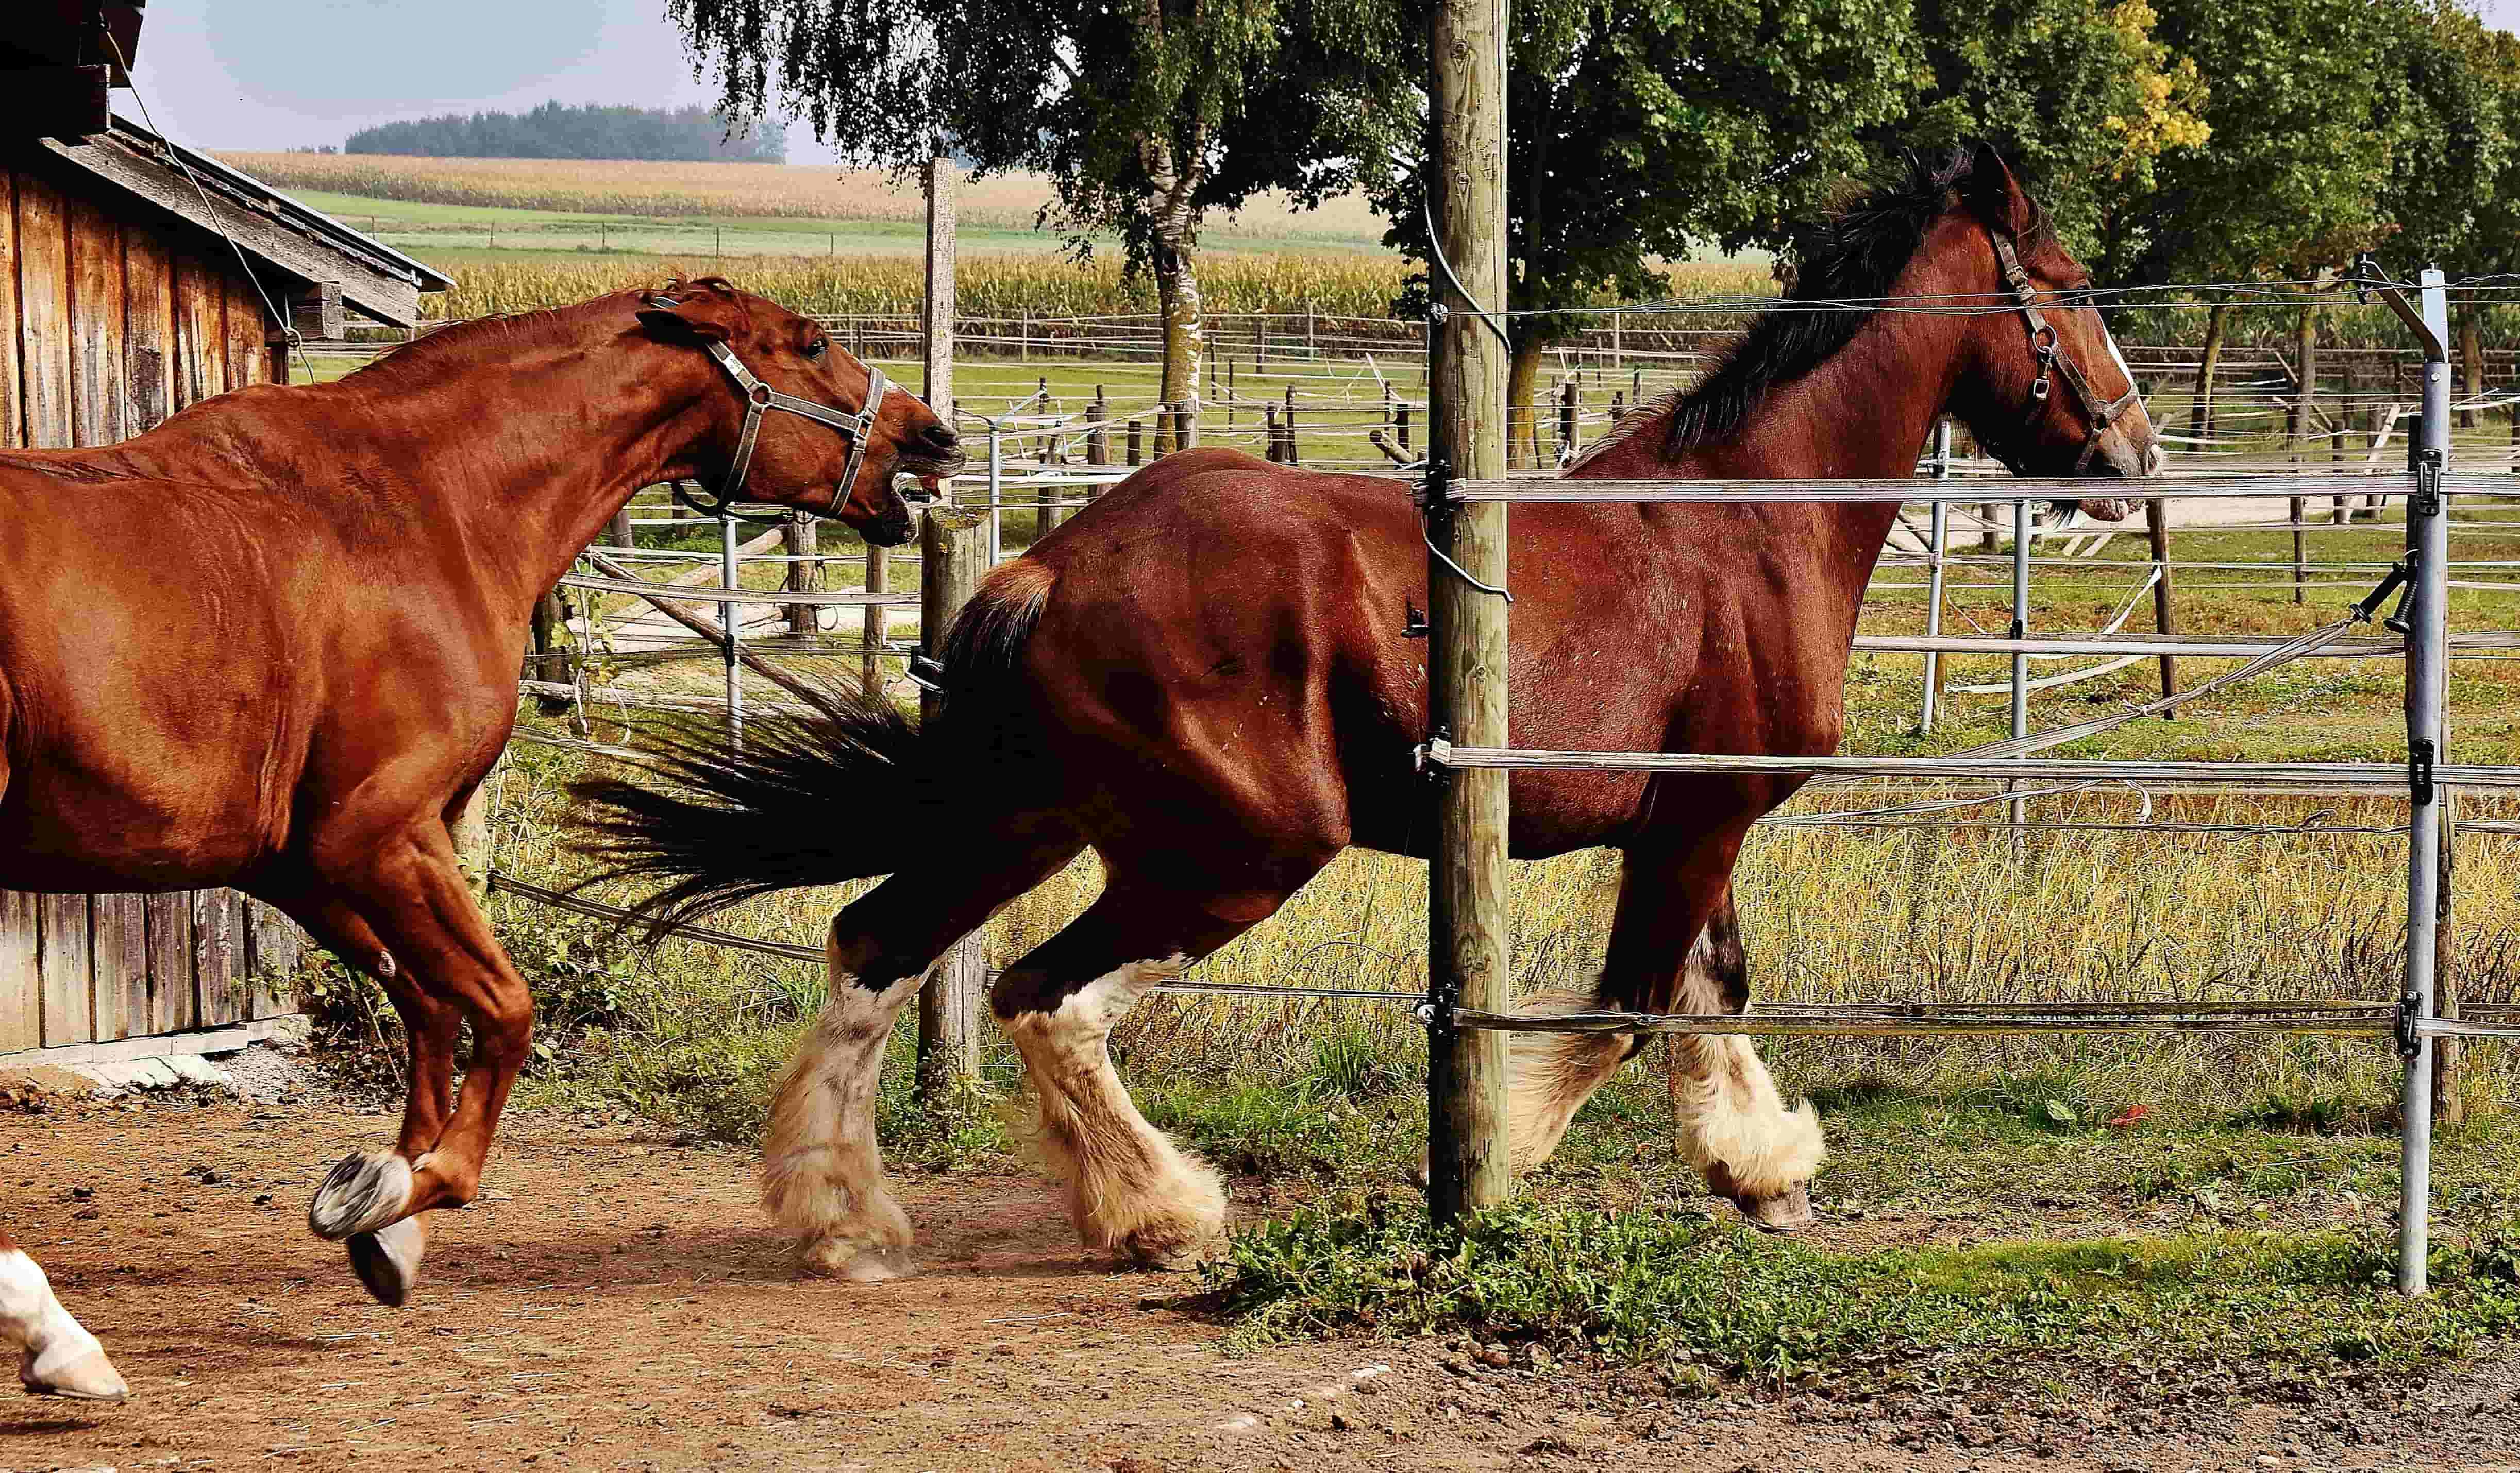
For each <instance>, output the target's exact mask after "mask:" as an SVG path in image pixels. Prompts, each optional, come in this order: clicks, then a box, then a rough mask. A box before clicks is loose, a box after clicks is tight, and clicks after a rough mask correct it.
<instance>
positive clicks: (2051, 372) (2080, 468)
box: [1987, 230, 2143, 475]
mask: <svg viewBox="0 0 2520 1473" xmlns="http://www.w3.org/2000/svg"><path fill="white" fill-rule="evenodd" d="M1987 234H1988V236H1989V237H1990V238H1991V239H1992V240H1993V241H1994V242H1995V259H1996V263H1997V264H1998V265H2000V266H2002V267H2003V280H2004V281H2005V283H2006V284H2008V285H2009V286H2010V287H2011V288H2012V295H2013V299H2014V300H2015V301H2016V302H2018V303H2019V304H2020V310H2021V316H2022V319H2023V321H2025V322H2027V323H2028V324H2029V325H2030V354H2031V356H2032V357H2033V358H2035V359H2037V360H2038V363H2039V377H2038V378H2036V379H2032V380H2031V381H2030V401H2031V409H2030V413H2029V414H2028V415H2027V416H2025V417H2024V419H2023V422H2022V423H2023V427H2024V428H2028V427H2029V426H2030V425H2032V424H2036V423H2037V422H2038V419H2039V415H2040V412H2041V411H2042V410H2045V409H2046V408H2047V407H2048V387H2049V380H2050V379H2052V378H2053V377H2054V376H2055V375H2057V374H2062V375H2064V376H2065V386H2066V387H2068V388H2070V389H2072V390H2073V391H2074V397H2075V399H2076V400H2077V401H2079V402H2080V403H2081V405H2082V409H2083V418H2084V420H2086V421H2087V422H2089V424H2090V425H2091V432H2090V433H2089V434H2087V435H2086V436H2084V438H2083V453H2082V455H2081V456H2080V457H2079V458H2077V459H2076V460H2075V462H2074V473H2075V474H2076V475H2081V474H2082V473H2083V472H2084V471H2085V470H2087V469H2090V468H2091V464H2092V457H2093V455H2095V454H2097V453H2098V452H2099V448H2100V436H2101V435H2104V434H2106V433H2108V429H2109V426H2110V425H2112V424H2116V423H2117V420H2118V416H2120V415H2122V414H2125V413H2126V412H2127V411H2128V410H2130V409H2133V408H2134V407H2135V406H2136V404H2137V402H2138V401H2139V400H2140V399H2141V398H2142V397H2143V391H2142V390H2141V389H2139V388H2138V387H2137V386H2136V385H2135V383H2134V382H2133V381H2132V380H2130V381H2129V382H2128V384H2127V391H2126V392H2125V393H2123V394H2121V395H2119V396H2118V397H2117V398H2115V399H2108V400H2103V399H2102V398H2101V397H2100V396H2099V395H2098V394H2095V393H2093V391H2092V382H2091V380H2090V379H2086V378H2084V377H2083V371H2082V369H2081V368H2079V367H2077V366H2076V365H2075V363H2074V360H2073V359H2072V358H2071V357H2070V356H2068V355H2067V354H2066V353H2065V351H2064V347H2063V342H2062V339H2060V338H2059V337H2058V336H2057V334H2056V327H2055V324H2053V323H2050V322H2049V321H2048V317H2047V314H2046V313H2043V312H2041V311H2040V310H2039V289H2038V288H2037V287H2035V286H2033V285H2031V281H2030V273H2029V272H2027V271H2024V270H2023V269H2021V254H2020V252H2019V251H2017V250H2015V249H2014V248H2013V246H2012V237H2010V236H2008V235H2006V234H2004V233H2003V231H2000V230H1990V231H1989V232H1987ZM2014 469H2015V473H2016V474H2017V473H2018V468H2014Z"/></svg>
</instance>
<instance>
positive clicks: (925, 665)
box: [910, 648, 945, 695]
mask: <svg viewBox="0 0 2520 1473" xmlns="http://www.w3.org/2000/svg"><path fill="white" fill-rule="evenodd" d="M910 683H911V684H912V685H914V686H917V687H918V688H919V689H920V690H922V691H925V692H929V693H931V694H935V695H942V694H944V693H945V666H944V665H943V663H941V662H940V661H937V660H935V659H931V658H930V657H929V656H928V653H927V651H926V650H925V649H924V648H920V649H913V650H912V651H910Z"/></svg>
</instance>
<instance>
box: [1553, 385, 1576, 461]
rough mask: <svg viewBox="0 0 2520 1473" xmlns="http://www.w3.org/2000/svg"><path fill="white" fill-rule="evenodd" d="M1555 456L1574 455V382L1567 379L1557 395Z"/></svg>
mask: <svg viewBox="0 0 2520 1473" xmlns="http://www.w3.org/2000/svg"><path fill="white" fill-rule="evenodd" d="M1558 400H1559V403H1558V405H1557V454H1558V455H1559V457H1560V458H1561V462H1562V459H1563V458H1564V457H1569V456H1572V455H1573V454H1574V453H1575V380H1574V379H1567V380H1566V387H1565V389H1564V390H1563V391H1562V392H1560V393H1559V395H1558Z"/></svg>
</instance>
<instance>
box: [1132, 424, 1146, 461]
mask: <svg viewBox="0 0 2520 1473" xmlns="http://www.w3.org/2000/svg"><path fill="white" fill-rule="evenodd" d="M1145 434H1146V424H1145V423H1144V417H1143V416H1140V415H1131V416H1129V464H1130V465H1132V466H1142V465H1145V464H1146V460H1145V456H1146V440H1145Z"/></svg>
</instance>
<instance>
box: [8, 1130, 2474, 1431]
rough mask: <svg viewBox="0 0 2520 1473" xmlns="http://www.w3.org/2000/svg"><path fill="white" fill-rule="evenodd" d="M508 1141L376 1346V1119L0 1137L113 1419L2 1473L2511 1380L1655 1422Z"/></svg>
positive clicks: (2456, 1419) (1632, 1393)
mask: <svg viewBox="0 0 2520 1473" xmlns="http://www.w3.org/2000/svg"><path fill="white" fill-rule="evenodd" d="M511 1119H512V1123H511V1125H510V1127H509V1129H508V1130H507V1132H506V1133H505V1136H504V1138H503V1141H502V1144H503V1147H504V1149H503V1152H502V1154H501V1155H500V1156H499V1158H498V1159H497V1160H496V1162H495V1163H494V1164H493V1168H492V1179H491V1182H490V1183H489V1184H490V1187H491V1190H490V1192H489V1194H488V1199H487V1200H485V1201H483V1202H481V1203H478V1204H476V1205H475V1206H474V1207H473V1208H472V1210H471V1211H468V1212H465V1213H462V1214H447V1215H442V1216H441V1217H440V1218H439V1219H438V1220H437V1231H436V1236H435V1240H434V1242H433V1243H432V1245H431V1252H430V1256H429V1265H428V1273H427V1279H426V1280H425V1281H424V1283H423V1285H422V1290H421V1292H420V1293H419V1294H418V1295H417V1296H415V1299H414V1302H413V1304H412V1305H411V1307H410V1308H408V1309H405V1310H400V1311H395V1310H387V1309H383V1308H381V1307H379V1306H377V1305H375V1304H373V1303H371V1302H370V1301H369V1300H368V1299H367V1297H366V1296H365V1295H364V1294H363V1293H361V1292H360V1290H359V1288H358V1286H357V1284H356V1283H355V1281H354V1280H353V1279H352V1278H351V1276H350V1273H349V1271H348V1269H347V1267H346V1265H345V1263H344V1261H343V1258H342V1254H341V1250H340V1249H339V1248H337V1247H336V1246H333V1245H331V1244H327V1243H321V1242H318V1241H316V1240H315V1239H313V1238H311V1237H309V1236H308V1235H307V1232H306V1229H305V1226H304V1207H305V1200H306V1196H307V1193H308V1192H309V1191H310V1190H311V1189H312V1188H313V1186H314V1184H315V1183H316V1181H317V1180H318V1179H319V1178H320V1176H321V1175H322V1173H323V1171H324V1170H325V1168H326V1167H328V1166H329V1165H330V1164H331V1163H332V1162H333V1161H334V1160H336V1159H337V1158H338V1157H339V1156H340V1155H341V1154H342V1153H343V1152H344V1151H347V1150H349V1149H351V1148H353V1147H363V1146H372V1145H375V1144H377V1143H379V1142H381V1141H382V1140H383V1139H384V1138H386V1137H387V1136H388V1135H389V1134H390V1121H389V1120H387V1119H386V1118H384V1117H382V1116H379V1115H373V1114H365V1113H357V1112H352V1111H347V1110H343V1109H339V1108H333V1107H323V1108H318V1107H311V1106H291V1107H283V1108H271V1107H256V1106H250V1105H245V1104H238V1103H215V1104H209V1103H192V1104H182V1103H171V1102H162V1101H161V1102H152V1103H149V1104H146V1105H87V1106H63V1107H59V1108H56V1109H55V1110H53V1111H52V1112H50V1113H47V1114H42V1115H21V1114H0V1217H5V1219H6V1221H7V1222H8V1224H9V1225H10V1227H12V1229H13V1230H14V1231H15V1232H16V1233H17V1234H18V1236H19V1237H20V1238H21V1239H22V1241H23V1242H24V1243H25V1244H26V1246H27V1247H28V1248H29V1249H30V1250H31V1251H33V1252H34V1253H35V1254H36V1255H37V1256H38V1257H39V1258H40V1259H41V1260H42V1261H43V1262H44V1264H45V1265H46V1266H47V1268H48V1269H49V1270H50V1271H51V1272H52V1274H53V1276H54V1278H55V1281H56V1283H57V1285H58V1286H59V1288H60V1290H61V1292H62V1297H63V1298H64V1300H65V1301H66V1302H67V1303H68V1305H69V1306H70V1308H71V1310H72V1312H73V1313H75V1314H77V1315H79V1316H81V1317H83V1318H84V1319H85V1320H86V1322H87V1323H88V1325H89V1326H90V1327H91V1328H93V1329H94V1330H96V1331H97V1333H98V1334H100V1335H102V1336H103V1337H104V1338H105V1340H106V1342H107V1344H108V1346H109V1347H110V1348H111V1350H112V1354H113V1356H114V1359H115V1361H117V1362H118V1363H119V1364H120V1366H121V1368H122V1370H123V1372H124V1374H125V1375H126V1376H128V1377H129V1379H130V1381H131V1384H132V1388H133V1392H134V1399H133V1401H132V1402H131V1403H130V1404H128V1405H126V1406H105V1407H97V1406H85V1405H81V1404H74V1403H65V1402H55V1401H48V1400H35V1399H28V1400H24V1401H19V1402H7V1403H0V1470H9V1469H15V1470H30V1469H53V1468H80V1469H87V1468H96V1467H112V1468H122V1469H130V1468H160V1467H162V1468H181V1469H194V1468H230V1467H257V1468H258V1467H282V1468H311V1469H331V1468H350V1467H364V1468H375V1467H378V1466H381V1465H389V1464H400V1465H404V1466H413V1465H417V1466H426V1467H429V1468H432V1469H436V1468H453V1469H469V1468H502V1469H510V1468H517V1467H536V1468H543V1467H561V1468H571V1469H575V1468H677V1469H679V1468H728V1469H752V1468H760V1469H778V1470H782V1473H788V1470H806V1469H870V1470H872V1469H893V1468H901V1469H937V1470H965V1469H973V1470H976V1469H999V1468H1062V1469H1065V1468H1078V1469H1110V1470H1114V1473H1156V1470H1170V1469H1193V1468H1195V1469H1271V1470H1275V1469H1315V1468H1333V1467H1335V1468H1340V1469H1360V1468H1375V1469H1380V1468H1391V1469H1413V1468H1445V1469H1484V1468H1507V1467H1510V1468H1550V1469H1556V1468H1576V1467H1594V1466H1622V1467H1630V1466H1634V1467H1654V1468H1660V1467H1669V1468H1688V1469H1706V1470H1721V1473H1731V1470H1733V1469H1757V1470H1761V1473H1767V1470H1784V1469H1819V1470H1830V1473H1835V1470H1842V1469H1884V1470H1889V1469H1923V1470H1934V1473H1941V1470H1954V1469H1987V1470H1998V1469H2014V1468H2061V1469H2086V1468H2088V1469H2093V1470H2101V1473H2119V1470H2130V1473H2131V1470H2150V1469H2173V1470H2177V1469H2200V1470H2202V1469H2233V1470H2250V1473H2254V1470H2256V1469H2261V1468H2270V1467H2280V1468H2302V1469H2313V1468H2318V1469H2324V1468H2346V1467H2350V1468H2401V1467H2423V1468H2442V1467H2458V1468H2476V1469H2484V1468H2503V1469H2520V1357H2504V1358H2501V1359H2489V1360H2485V1361H2475V1362H2470V1363H2468V1364H2466V1365H2462V1366H2460V1367H2457V1368H2454V1369H2453V1370H2451V1371H2449V1372H2446V1373H2445V1374H2443V1375H2441V1376H2439V1377H2437V1378H2436V1379H2435V1380H2434V1381H2433V1383H2432V1384H2431V1385H2430V1387H2429V1388H2427V1389H2425V1390H2424V1391H2422V1392H2420V1393H2418V1394H2416V1395H2414V1396H2408V1394H2407V1393H2406V1391H2405V1389H2404V1388H2389V1387H2381V1386H2374V1387H2369V1388H2365V1389H2364V1390H2363V1391H2361V1392H2357V1393H2339V1394H2338V1398H2337V1399H2336V1400H2334V1401H2332V1402H2318V1403H2312V1404H2307V1405H2283V1406H2266V1405H2252V1404H2250V1403H2249V1402H2248V1401H2247V1400H2246V1399H2244V1398H2232V1397H2230V1396H2228V1395H2215V1394H2213V1393H2212V1391H2211V1388H2206V1389H2204V1390H2202V1391H2200V1390H2199V1389H2198V1388H2197V1387H2194V1386H2190V1387H2187V1388H2184V1389H2181V1390H2177V1391H2174V1392H2170V1393H2166V1394H2163V1395H2159V1396H2155V1397H2152V1398H2150V1399H2148V1400H2147V1401H2144V1402H2140V1403H2137V1402H2129V1403H2126V1404H2124V1405H2119V1404H2116V1403H2114V1402H2112V1401H2111V1400H2110V1399H2108V1398H2105V1397H2102V1398H2096V1399H2094V1398H2084V1399H2080V1400H2076V1399H2067V1400H2066V1402H2065V1403H2064V1404H2063V1405H2065V1406H2067V1407H2068V1409H2066V1410H2063V1411H2056V1410H2052V1409H2050V1410H2045V1411H2040V1410H2034V1409H2032V1408H2029V1407H2027V1406H2015V1405H2007V1404H2005V1403H2003V1402H1999V1401H1995V1400H1992V1399H1988V1398H1984V1397H1973V1398H1967V1399H1959V1398H1953V1397H1948V1396H1942V1397H1935V1396H1904V1397H1894V1398H1889V1399H1884V1400H1875V1401H1846V1402H1838V1401H1832V1400H1828V1399H1826V1398H1825V1397H1823V1396H1820V1395H1813V1394H1808V1393H1801V1392H1790V1393H1788V1394H1787V1395H1786V1396H1785V1397H1784V1398H1783V1399H1782V1400H1776V1399H1760V1398H1756V1397H1752V1396H1750V1395H1748V1394H1746V1393H1743V1392H1740V1391H1733V1392H1729V1393H1722V1394H1718V1395H1715V1396H1712V1397H1706V1398H1702V1399H1675V1398H1673V1397H1671V1396H1669V1395H1667V1394H1662V1393H1659V1392H1657V1391H1656V1390H1655V1389H1654V1387H1653V1385H1652V1384H1651V1383H1648V1382H1647V1381H1645V1380H1644V1378H1642V1377H1640V1376H1637V1375H1634V1374H1629V1375H1611V1374H1601V1373H1595V1372H1588V1371H1581V1370H1563V1369H1561V1370H1557V1371H1553V1372H1550V1373H1540V1372H1535V1371H1533V1370H1530V1369H1528V1368H1514V1367H1512V1366H1508V1367H1504V1368H1492V1367H1490V1366H1488V1365H1486V1364H1484V1363H1482V1361H1481V1356H1480V1351H1481V1347H1478V1346H1476V1345H1474V1344H1473V1345H1462V1344H1450V1345H1448V1344H1446V1343H1444V1342H1440V1341H1433V1340H1418V1341H1411V1342H1404V1343H1376V1342H1366V1341H1359V1342H1353V1343H1347V1344H1337V1345H1328V1346H1307V1347H1301V1348H1296V1349H1289V1350H1283V1351H1275V1352H1270V1353H1267V1354H1264V1355H1260V1356H1256V1357H1251V1358H1245V1359H1235V1358H1231V1357H1228V1356H1227V1355H1225V1354H1224V1353H1223V1351H1222V1349H1221V1343H1222V1339H1223V1333H1224V1332H1223V1330H1222V1328H1221V1327H1219V1326H1218V1325H1216V1324H1213V1323H1211V1322H1208V1321H1207V1320H1205V1319H1203V1318H1202V1317H1199V1316H1198V1315H1197V1314H1195V1313H1193V1311H1191V1310H1189V1309H1186V1308H1184V1307H1182V1306H1181V1305H1180V1304H1179V1303H1177V1301H1178V1300H1179V1299H1180V1298H1181V1297H1182V1296H1184V1295H1185V1294H1186V1293H1187V1292H1188V1291H1189V1290H1190V1289H1191V1288H1192V1287H1193V1285H1192V1284H1191V1283H1189V1282H1188V1281H1186V1280H1183V1279H1179V1278H1174V1277H1167V1276H1162V1275H1149V1274H1141V1273H1114V1272H1108V1270H1107V1269H1106V1268H1105V1266H1103V1265H1102V1264H1100V1263H1098V1262H1095V1261H1094V1260H1092V1259H1090V1258H1089V1257H1088V1256H1087V1255H1086V1254H1085V1253H1084V1252H1083V1251H1082V1250H1080V1249H1079V1248H1078V1247H1077V1245H1076V1243H1075V1240H1074V1238H1073V1236H1072V1235H1071V1233H1070V1231H1069V1229H1068V1227H1067V1226H1066V1223H1065V1222H1064V1220H1063V1218H1062V1216H1061V1214H1060V1213H1059V1211H1058V1209H1057V1205H1056V1203H1055V1200H1054V1198H1053V1195H1052V1191H1051V1188H1050V1187H1049V1186H1048V1185H1047V1184H1046V1183H1043V1182H1042V1181H1040V1180H1039V1179H1038V1178H1034V1177H995V1176H992V1177H982V1178H940V1177H915V1178H911V1179H908V1180H905V1181H904V1182H902V1183H900V1184H901V1187H902V1196H903V1199H904V1201H905V1203H906V1204H907V1205H908V1207H909V1209H910V1212H911V1215H912V1217H913V1218H914V1219H915V1220H916V1221H917V1222H918V1224H919V1226H920V1229H921V1231H922V1234H923V1237H922V1253H923V1257H924V1261H925V1263H926V1264H927V1266H928V1267H927V1271H926V1272H924V1273H922V1275H921V1276H919V1277H916V1278H913V1279H908V1280H904V1281H901V1282H898V1283H893V1284H887V1285H881V1286H875V1287H860V1286H854V1285H845V1284H834V1283H826V1282H817V1281H798V1280H796V1279H794V1278H791V1277H790V1276H789V1274H788V1272H787V1259H786V1257H785V1254H784V1252H783V1248H782V1245H781V1244H780V1243H779V1241H777V1240H776V1239H775V1238H774V1237H773V1236H772V1235H771V1234H770V1232H769V1231H768V1230H767V1229H766V1227H765V1225H764V1223H763V1221H762V1219H761V1218H760V1216H759V1214H758V1212H757V1211H756V1210H755V1208H754V1206H753V1204H752V1191H751V1183H750V1162H749V1160H748V1159H747V1158H745V1157H744V1156H742V1155H741V1154H739V1153H736V1152H732V1151H727V1150H723V1149H719V1148H715V1147H707V1146H697V1145H691V1144H684V1143H677V1142H676V1141H675V1140H674V1139H673V1138H669V1137H667V1136H664V1135H661V1134H658V1133H656V1132H653V1131H634V1130H621V1129H593V1128H587V1127H584V1126H581V1125H578V1124H574V1123H572V1122H570V1121H567V1120H564V1119H561V1118H558V1117H553V1116H535V1115H521V1116H512V1117H511ZM1495 1359H1499V1360H1503V1359H1505V1358H1504V1357H1497V1358H1495Z"/></svg>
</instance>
